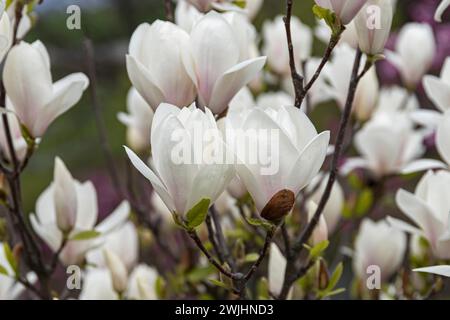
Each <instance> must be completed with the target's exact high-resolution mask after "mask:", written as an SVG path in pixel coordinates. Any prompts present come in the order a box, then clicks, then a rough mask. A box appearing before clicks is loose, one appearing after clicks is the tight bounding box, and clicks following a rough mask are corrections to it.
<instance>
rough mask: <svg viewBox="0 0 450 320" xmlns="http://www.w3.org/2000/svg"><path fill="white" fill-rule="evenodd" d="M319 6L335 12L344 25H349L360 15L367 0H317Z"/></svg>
mask: <svg viewBox="0 0 450 320" xmlns="http://www.w3.org/2000/svg"><path fill="white" fill-rule="evenodd" d="M315 2H316V4H317V5H318V6H321V7H322V8H326V9H329V10H331V11H333V12H334V13H335V14H336V16H337V17H338V18H339V19H340V21H341V22H342V24H344V25H345V24H348V23H350V21H352V20H353V18H354V17H355V16H356V15H357V14H358V12H359V11H360V10H361V8H362V7H363V6H364V4H365V3H366V2H367V0H315Z"/></svg>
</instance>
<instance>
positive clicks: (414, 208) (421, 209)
mask: <svg viewBox="0 0 450 320" xmlns="http://www.w3.org/2000/svg"><path fill="white" fill-rule="evenodd" d="M395 200H396V203H397V205H398V207H399V208H400V209H401V210H402V211H403V213H404V214H405V215H406V216H407V217H409V218H410V219H411V220H413V221H414V222H415V223H416V224H417V225H418V226H419V227H420V228H421V229H422V230H423V231H424V233H425V236H426V237H427V239H428V240H429V241H430V243H431V245H432V246H433V247H434V248H436V244H437V240H438V238H439V236H440V235H441V234H442V233H443V232H444V228H445V227H444V226H443V225H442V222H441V221H439V220H438V218H437V217H435V215H434V213H433V212H432V211H431V208H430V207H429V206H428V205H427V204H426V203H425V202H424V201H423V200H421V199H419V198H418V197H416V196H414V195H413V194H411V193H410V192H407V191H405V190H403V189H401V190H399V191H398V192H397V194H396V197H395Z"/></svg>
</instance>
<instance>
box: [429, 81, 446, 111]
mask: <svg viewBox="0 0 450 320" xmlns="http://www.w3.org/2000/svg"><path fill="white" fill-rule="evenodd" d="M423 86H424V88H425V92H426V93H427V96H428V98H430V100H431V101H432V102H433V103H434V105H435V106H436V107H437V108H438V109H439V110H441V111H442V112H445V111H446V110H449V109H450V84H448V83H445V82H444V81H443V80H441V79H439V78H437V77H435V76H429V75H428V76H425V77H424V78H423Z"/></svg>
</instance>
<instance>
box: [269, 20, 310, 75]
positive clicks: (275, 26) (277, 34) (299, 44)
mask: <svg viewBox="0 0 450 320" xmlns="http://www.w3.org/2000/svg"><path fill="white" fill-rule="evenodd" d="M291 31H292V45H293V46H294V58H295V61H296V63H297V70H299V69H300V66H301V61H304V60H306V59H308V58H309V57H310V56H311V50H312V43H313V36H312V32H311V29H310V28H309V27H308V26H307V25H305V24H303V23H301V22H300V19H298V18H297V17H295V16H294V17H292V19H291ZM263 36H264V47H263V52H264V54H265V55H266V56H267V63H268V65H269V66H270V68H271V69H272V70H273V71H274V72H276V73H278V74H280V75H290V72H291V69H290V67H289V51H288V45H287V39H286V29H285V26H284V21H283V17H282V16H277V17H276V18H275V20H273V21H266V22H265V23H264V25H263Z"/></svg>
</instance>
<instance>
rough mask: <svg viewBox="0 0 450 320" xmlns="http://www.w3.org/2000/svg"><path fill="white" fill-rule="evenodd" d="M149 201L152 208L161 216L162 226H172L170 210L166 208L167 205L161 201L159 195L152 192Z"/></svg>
mask: <svg viewBox="0 0 450 320" xmlns="http://www.w3.org/2000/svg"><path fill="white" fill-rule="evenodd" d="M150 203H151V204H152V208H153V210H155V212H156V213H157V214H158V215H159V216H160V217H162V220H163V222H165V223H164V225H163V226H172V225H174V224H173V218H172V212H171V211H170V210H169V208H167V205H166V204H165V203H164V201H162V199H161V197H160V196H159V195H158V193H156V192H152V195H151V196H150Z"/></svg>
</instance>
